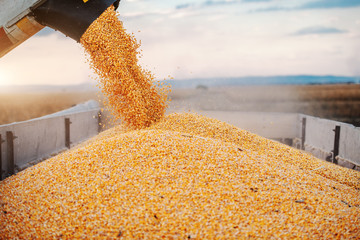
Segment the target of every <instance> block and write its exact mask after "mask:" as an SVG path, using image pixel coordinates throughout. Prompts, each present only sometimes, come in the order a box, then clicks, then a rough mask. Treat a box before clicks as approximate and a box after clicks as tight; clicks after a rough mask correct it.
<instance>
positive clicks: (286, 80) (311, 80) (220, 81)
mask: <svg viewBox="0 0 360 240" xmlns="http://www.w3.org/2000/svg"><path fill="white" fill-rule="evenodd" d="M163 82H165V83H166V84H170V85H171V86H172V87H173V88H196V87H204V88H206V87H215V86H242V85H243V86H251V85H309V84H336V83H341V84H360V76H359V77H344V76H312V75H295V76H268V77H263V76H259V77H233V78H221V77H219V78H193V79H175V80H165V81H163ZM89 91H99V88H98V87H97V86H96V85H95V83H83V84H79V85H24V86H0V93H4V92H7V93H9V92H10V93H11V92H16V93H23V92H24V93H25V92H26V93H31V92H89Z"/></svg>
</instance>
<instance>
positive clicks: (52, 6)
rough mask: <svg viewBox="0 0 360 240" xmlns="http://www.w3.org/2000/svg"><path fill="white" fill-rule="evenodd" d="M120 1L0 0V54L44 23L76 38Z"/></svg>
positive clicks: (17, 43) (34, 32)
mask: <svg viewBox="0 0 360 240" xmlns="http://www.w3.org/2000/svg"><path fill="white" fill-rule="evenodd" d="M119 2H120V0H0V57H2V56H4V55H5V54H7V53H8V52H10V51H11V50H13V49H14V48H15V47H16V46H18V45H20V44H21V43H23V42H24V41H25V40H27V39H29V38H30V37H32V36H33V35H34V34H36V33H37V32H39V31H40V30H41V29H43V28H44V27H45V26H48V27H50V28H52V29H55V30H57V31H60V32H62V33H63V34H65V35H66V36H68V37H70V38H72V39H74V40H76V41H77V42H79V41H80V38H81V36H82V35H83V34H84V32H85V31H86V29H87V28H88V27H89V26H90V25H91V23H92V22H93V21H95V20H96V19H97V18H98V17H99V16H100V15H101V14H102V13H103V12H104V11H105V10H106V9H107V8H108V7H109V6H111V5H114V7H115V9H117V7H118V6H119Z"/></svg>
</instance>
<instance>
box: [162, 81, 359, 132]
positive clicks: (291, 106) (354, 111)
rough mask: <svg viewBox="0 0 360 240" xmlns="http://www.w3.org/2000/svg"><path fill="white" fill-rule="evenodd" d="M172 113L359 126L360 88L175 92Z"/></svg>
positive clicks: (291, 86) (337, 86) (218, 89)
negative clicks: (246, 114) (282, 116)
mask: <svg viewBox="0 0 360 240" xmlns="http://www.w3.org/2000/svg"><path fill="white" fill-rule="evenodd" d="M169 97H170V98H171V101H172V103H171V106H172V110H171V111H173V112H175V111H179V110H187V109H195V110H200V111H201V110H204V111H250V112H293V113H304V114H308V115H311V116H315V117H321V118H328V119H333V120H337V121H342V122H347V123H351V124H354V125H356V126H360V85H358V84H357V85H356V84H339V85H299V86H298V85H286V86H281V85H273V86H235V87H234V86H231V87H216V88H206V87H203V86H202V87H199V88H197V89H175V90H173V92H172V93H170V95H169Z"/></svg>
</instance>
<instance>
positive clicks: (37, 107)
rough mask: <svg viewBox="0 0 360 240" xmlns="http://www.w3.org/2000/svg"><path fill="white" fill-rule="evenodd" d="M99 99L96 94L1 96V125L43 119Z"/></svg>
mask: <svg viewBox="0 0 360 240" xmlns="http://www.w3.org/2000/svg"><path fill="white" fill-rule="evenodd" d="M90 99H97V96H96V93H95V92H73V93H69V92H65V93H64V92H39V93H11V94H10V93H8V94H4V93H2V94H0V125H2V124H8V123H12V122H19V121H24V120H28V119H32V118H36V117H41V116H44V115H47V114H50V113H54V112H57V111H61V110H64V109H67V108H69V107H71V106H73V105H76V104H78V103H81V102H85V101H87V100H90Z"/></svg>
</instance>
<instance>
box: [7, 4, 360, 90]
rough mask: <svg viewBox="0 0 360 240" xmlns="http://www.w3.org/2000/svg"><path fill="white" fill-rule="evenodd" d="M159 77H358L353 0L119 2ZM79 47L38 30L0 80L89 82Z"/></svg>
mask: <svg viewBox="0 0 360 240" xmlns="http://www.w3.org/2000/svg"><path fill="white" fill-rule="evenodd" d="M118 12H119V13H120V19H121V20H122V21H123V23H124V26H125V27H126V28H127V29H128V31H129V32H133V33H134V34H135V35H136V37H137V39H138V40H141V42H142V50H143V56H142V58H141V64H142V65H143V66H144V67H145V68H147V69H149V70H151V71H153V72H154V73H155V75H156V76H157V77H158V78H159V79H164V78H167V77H168V76H169V75H170V76H172V77H174V78H176V79H186V78H200V77H204V78H207V77H237V76H271V75H297V74H313V75H344V76H354V75H356V76H359V75H360V0H286V1H285V0H198V1H194V0H188V1H180V0H172V1H164V0H122V1H121V3H120V7H119V9H118ZM89 75H91V71H90V70H89V69H88V66H87V64H86V63H85V58H84V55H83V52H82V49H81V46H79V44H77V43H76V42H74V41H73V40H71V39H69V38H66V37H64V36H62V35H61V34H60V33H57V32H54V31H52V30H50V29H46V30H43V31H42V32H40V33H39V34H37V35H36V36H34V37H32V38H31V39H29V40H28V41H27V42H25V43H23V44H22V45H21V46H19V47H18V48H17V49H15V50H14V51H12V52H11V53H10V54H8V55H6V56H5V57H3V58H1V59H0V85H1V84H46V83H47V84H72V83H73V84H75V83H82V82H87V81H94V80H91V79H90V78H89Z"/></svg>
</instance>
